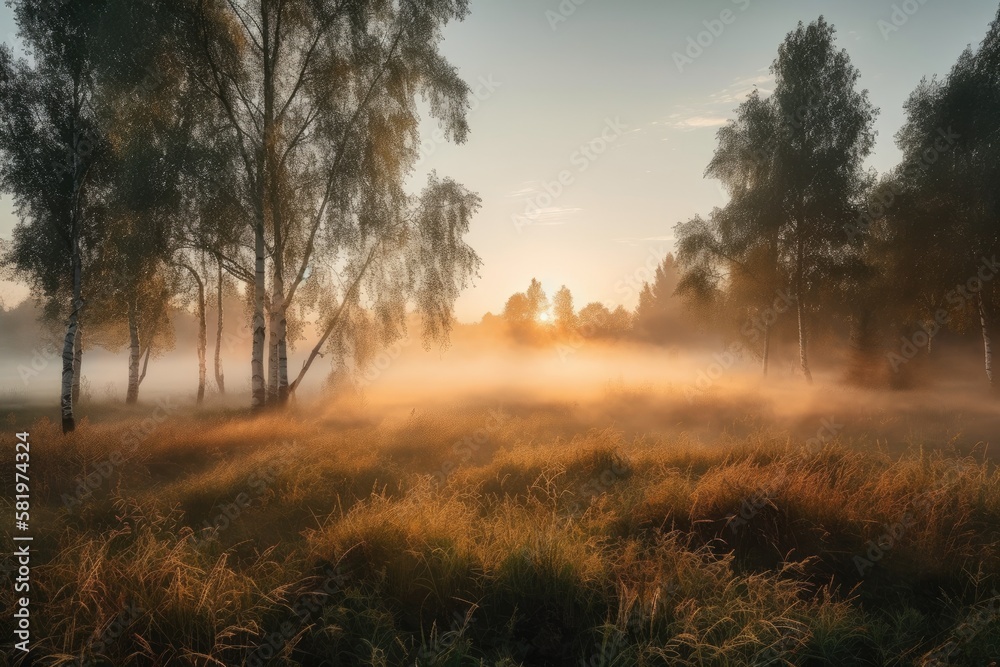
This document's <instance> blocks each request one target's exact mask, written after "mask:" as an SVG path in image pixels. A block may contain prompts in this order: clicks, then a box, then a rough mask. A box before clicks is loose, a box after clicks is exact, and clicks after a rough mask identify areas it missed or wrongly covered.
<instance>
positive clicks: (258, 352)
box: [250, 217, 267, 410]
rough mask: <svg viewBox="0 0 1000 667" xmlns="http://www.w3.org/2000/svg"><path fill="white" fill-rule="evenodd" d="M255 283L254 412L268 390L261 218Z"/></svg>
mask: <svg viewBox="0 0 1000 667" xmlns="http://www.w3.org/2000/svg"><path fill="white" fill-rule="evenodd" d="M254 254H255V255H256V259H255V262H254V282H253V295H254V305H253V354H252V357H251V360H250V375H251V387H250V389H251V402H250V407H251V408H252V409H253V410H261V409H263V408H264V405H265V403H266V399H267V388H266V387H265V386H264V342H265V338H266V336H267V334H266V331H265V324H264V220H263V218H262V217H259V218H258V220H257V221H256V224H255V225H254Z"/></svg>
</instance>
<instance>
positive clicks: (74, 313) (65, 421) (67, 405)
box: [61, 225, 83, 434]
mask: <svg viewBox="0 0 1000 667" xmlns="http://www.w3.org/2000/svg"><path fill="white" fill-rule="evenodd" d="M74 226H75V225H74ZM73 244H74V248H73V259H72V262H73V308H72V310H70V313H69V320H68V321H67V323H66V338H65V340H64V341H63V353H62V361H63V369H62V393H61V401H62V405H61V408H62V431H63V434H66V433H70V432H71V431H73V430H75V429H76V419H75V417H74V415H73V366H74V359H75V357H76V337H77V333H78V327H79V324H80V311H81V310H82V309H83V297H82V295H81V292H82V287H81V277H82V276H81V271H82V268H81V266H80V264H81V260H80V250H79V248H78V247H77V240H76V235H75V232H74V238H73Z"/></svg>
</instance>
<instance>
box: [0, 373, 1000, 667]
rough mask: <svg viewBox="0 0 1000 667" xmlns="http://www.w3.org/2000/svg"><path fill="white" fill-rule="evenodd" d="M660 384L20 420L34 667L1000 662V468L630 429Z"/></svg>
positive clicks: (960, 454)
mask: <svg viewBox="0 0 1000 667" xmlns="http://www.w3.org/2000/svg"><path fill="white" fill-rule="evenodd" d="M645 391H646V390H645V389H643V388H638V389H634V390H630V389H628V388H624V387H619V388H617V389H614V388H609V389H608V390H607V392H606V395H605V396H604V398H603V399H602V408H601V410H596V409H594V410H590V409H589V408H588V406H586V405H581V404H580V403H571V402H565V403H560V402H559V401H546V402H542V401H537V402H525V403H521V404H515V403H511V402H507V403H506V404H503V405H478V404H475V403H473V402H471V401H470V402H468V403H467V404H457V403H456V404H452V405H442V406H439V407H435V408H428V409H413V410H410V411H405V410H404V411H397V412H395V413H392V414H388V413H387V414H378V411H377V410H376V409H375V408H373V407H372V406H370V405H366V404H365V402H364V401H359V400H357V399H344V400H341V401H340V402H338V403H333V402H326V403H319V402H315V403H299V404H298V405H295V406H293V407H292V408H290V409H289V411H287V412H285V413H279V414H268V415H265V416H260V417H251V416H250V415H249V414H248V413H246V412H244V411H239V410H233V409H226V408H223V407H219V406H217V407H209V408H205V409H202V410H199V411H195V409H194V408H193V407H182V408H179V409H173V410H171V413H170V414H169V415H164V413H163V411H162V410H159V409H157V406H156V404H154V403H152V402H149V403H146V404H144V405H140V406H138V407H136V408H135V409H129V410H126V409H125V408H124V407H122V406H117V407H112V406H106V407H101V406H94V407H92V408H90V410H89V412H90V413H91V416H90V417H89V418H88V419H86V420H85V421H84V422H83V423H82V424H81V425H80V426H79V427H78V429H77V431H76V432H75V433H73V434H71V435H70V436H69V437H65V438H64V437H63V436H62V435H61V434H60V433H59V428H58V425H57V424H55V423H54V422H51V421H48V420H47V419H45V418H35V417H34V416H32V415H31V414H30V413H28V412H22V413H20V414H15V413H12V414H11V415H10V416H9V417H8V419H7V423H6V425H5V429H6V432H8V433H13V432H14V431H15V429H23V428H27V429H28V430H29V432H30V434H31V440H32V443H33V449H32V452H33V457H32V467H31V471H32V475H31V478H32V493H33V506H32V525H33V527H34V528H33V530H34V534H35V543H34V547H35V552H34V555H33V560H32V579H33V591H32V614H33V642H37V644H36V648H35V649H34V651H33V653H34V654H36V655H35V658H36V660H38V661H39V663H43V664H49V665H64V664H88V665H116V666H125V665H199V666H208V665H285V666H290V665H304V666H305V665H386V666H394V665H454V666H459V665H497V666H499V665H504V666H507V667H513V666H515V665H525V666H528V665H567V666H574V667H576V666H586V667H591V666H600V665H603V666H627V665H725V666H739V665H789V664H792V665H838V666H840V665H944V664H950V665H989V664H994V661H996V660H997V659H998V658H1000V592H998V590H1000V582H998V574H1000V472H998V471H997V468H996V465H995V463H993V462H992V460H991V459H990V457H989V455H988V453H987V451H986V448H985V446H979V447H976V446H970V447H959V446H957V445H955V443H954V442H953V443H951V444H950V445H949V443H947V442H937V443H931V442H928V443H920V442H908V443H902V444H899V443H895V444H893V445H892V446H890V445H888V444H886V443H884V442H879V441H877V440H866V439H865V438H859V437H854V436H851V437H846V436H844V435H843V434H842V433H838V432H837V431H838V429H837V428H833V429H827V430H828V431H833V432H827V433H824V432H823V431H822V428H823V427H822V424H820V423H817V424H816V429H811V428H810V429H809V432H811V430H816V431H817V436H816V437H815V438H812V439H808V438H804V437H802V436H799V435H797V434H794V433H793V430H794V429H788V428H785V427H784V426H783V425H781V424H778V423H775V424H768V423H766V420H760V419H758V420H753V419H747V420H744V421H743V422H739V420H736V419H734V421H733V422H732V423H731V424H729V426H726V425H725V424H723V425H721V426H720V427H719V428H718V429H717V431H716V432H715V433H713V434H705V433H699V434H697V435H695V434H694V431H693V430H691V429H684V428H680V427H678V428H677V429H674V430H672V431H671V430H667V429H659V430H656V429H654V430H651V431H649V432H637V430H636V429H635V428H634V427H633V426H632V425H630V424H625V422H624V421H623V420H621V419H616V418H614V413H615V410H616V409H618V410H621V411H626V410H627V409H628V407H629V406H630V405H631V406H633V407H634V406H635V405H636V404H637V402H639V403H640V404H642V403H641V402H642V401H643V400H646V401H647V402H650V401H653V402H655V401H654V399H655V398H656V397H652V398H651V397H650V396H645V397H644V396H643V392H645ZM656 400H659V399H656ZM643 405H645V404H643ZM737 412H738V411H737ZM85 414H86V411H85ZM623 424H625V425H623ZM10 497H13V494H5V498H10ZM4 503H5V504H4V507H3V516H4V519H3V525H4V526H8V525H12V523H13V522H12V519H11V515H12V514H13V507H12V506H11V503H10V501H6V500H5V501H4ZM7 569H8V570H9V569H10V568H9V567H8V568H7ZM6 576H7V577H12V576H13V575H12V574H11V573H10V572H9V571H8V572H7V575H6ZM9 591H10V586H5V587H4V596H5V598H4V601H3V605H2V606H3V607H4V610H5V611H4V620H3V622H2V623H0V625H5V624H9V623H10V619H11V613H10V612H11V610H12V608H13V604H14V603H13V600H11V599H10V597H9ZM6 632H7V630H6V629H5V633H6Z"/></svg>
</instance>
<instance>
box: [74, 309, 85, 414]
mask: <svg viewBox="0 0 1000 667" xmlns="http://www.w3.org/2000/svg"><path fill="white" fill-rule="evenodd" d="M82 367H83V327H81V326H80V323H77V326H76V340H75V341H74V342H73V405H77V404H78V403H79V402H80V369H81V368H82Z"/></svg>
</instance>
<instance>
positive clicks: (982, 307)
mask: <svg viewBox="0 0 1000 667" xmlns="http://www.w3.org/2000/svg"><path fill="white" fill-rule="evenodd" d="M979 323H980V325H981V326H982V328H983V350H984V353H985V356H986V378H987V379H988V380H989V381H990V389H992V388H993V387H994V385H993V343H992V342H991V341H990V331H989V327H988V326H987V324H986V304H985V303H983V295H982V293H980V294H979Z"/></svg>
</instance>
